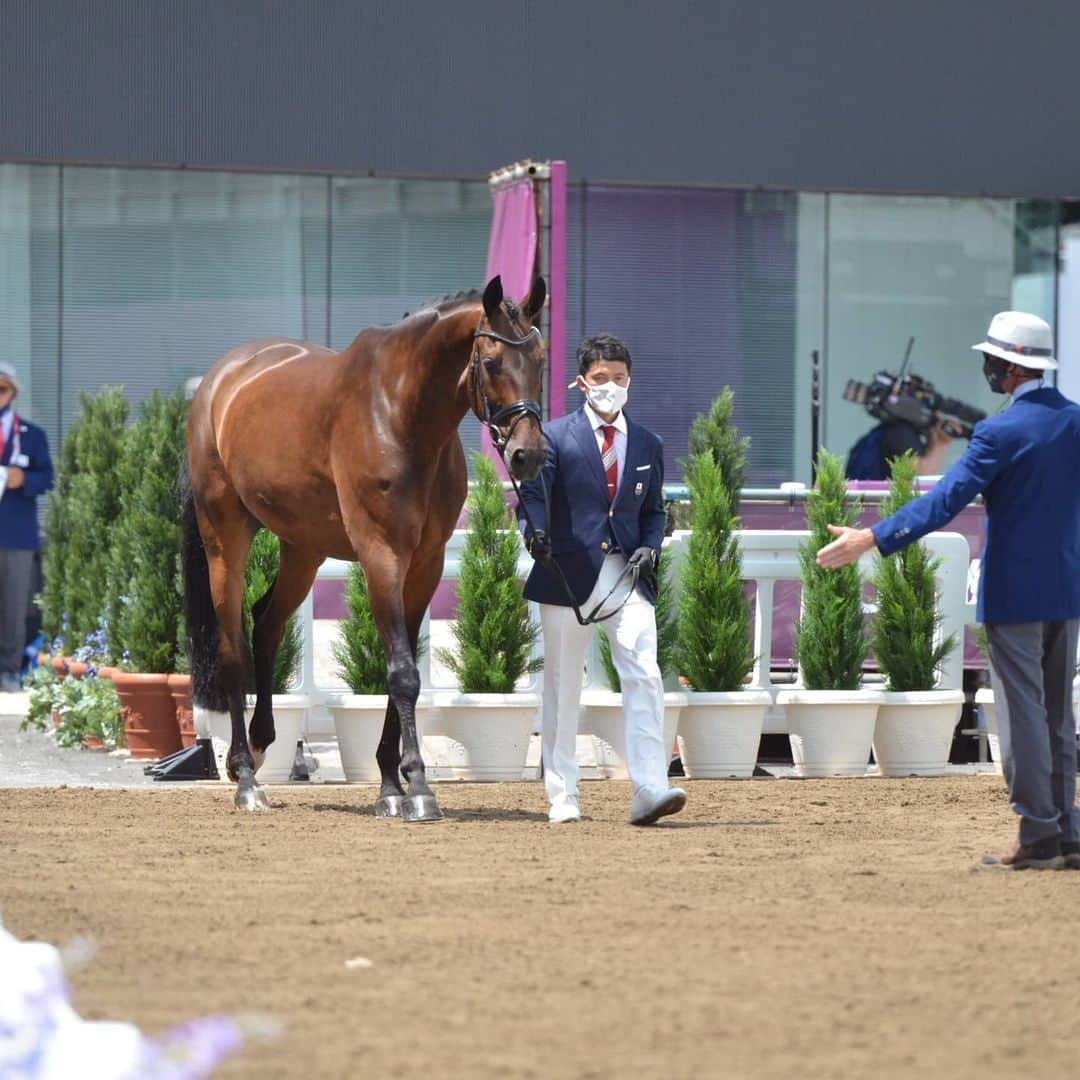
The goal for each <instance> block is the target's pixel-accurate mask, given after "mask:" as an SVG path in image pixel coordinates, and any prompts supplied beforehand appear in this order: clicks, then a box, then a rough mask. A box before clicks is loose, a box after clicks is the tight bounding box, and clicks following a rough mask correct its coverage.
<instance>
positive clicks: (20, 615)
mask: <svg viewBox="0 0 1080 1080" xmlns="http://www.w3.org/2000/svg"><path fill="white" fill-rule="evenodd" d="M18 393H19V379H18V375H17V373H16V371H15V368H14V367H12V365H11V364H8V363H6V362H3V361H0V492H2V495H0V692H4V691H14V690H19V689H21V686H22V682H21V679H20V677H19V672H20V669H21V667H22V654H23V649H24V648H25V647H26V616H27V612H28V610H29V608H30V600H31V592H32V590H33V582H34V559H35V556H36V554H37V551H38V549H39V548H40V546H41V534H40V530H39V529H38V514H37V497H38V496H39V495H41V494H42V493H43V492H45V491H48V490H49V488H51V487H52V482H53V468H52V460H51V458H50V457H49V442H48V439H46V437H45V432H44V431H42V430H41V428H39V427H38V426H37V425H36V424H31V423H30V422H29V421H27V420H25V419H23V418H22V417H21V416H18V415H17V414H16V413H15V408H14V404H15V398H16V397H17V396H18Z"/></svg>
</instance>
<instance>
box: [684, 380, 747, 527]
mask: <svg viewBox="0 0 1080 1080" xmlns="http://www.w3.org/2000/svg"><path fill="white" fill-rule="evenodd" d="M734 410H735V395H734V393H733V392H732V389H731V387H730V386H725V387H724V389H723V390H722V391H721V392H720V393H719V395H718V396H717V397H716V398H715V399H714V400H713V403H712V405H711V406H710V407H709V412H708V414H707V415H705V416H698V417H697V418H695V420H694V422H693V423H692V424H691V425H690V439H689V450H690V457H691V459H693V458H695V457H699V456H700V455H701V454H709V455H711V457H712V459H713V461H715V462H716V465H717V467H718V468H719V470H720V483H721V486H722V487H723V489H724V490H725V491H726V492H727V493H728V497H729V502H730V510H731V513H732V514H734V515H736V516H737V515H738V513H739V500H740V496H741V494H742V486H743V478H744V477H745V475H746V455H747V452H748V451H749V449H750V439H749V438H748V437H746V436H744V437H741V438H740V436H739V429H738V428H737V427H735V425H734V424H733V423H732V421H731V417H732V413H733V412H734Z"/></svg>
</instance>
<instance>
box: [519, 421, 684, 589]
mask: <svg viewBox="0 0 1080 1080" xmlns="http://www.w3.org/2000/svg"><path fill="white" fill-rule="evenodd" d="M624 415H625V414H624ZM544 441H545V443H546V444H547V461H546V462H545V464H544V468H543V470H542V472H541V476H540V477H538V478H537V479H536V480H533V481H531V482H529V483H527V484H522V485H521V494H522V498H523V500H524V502H525V503H526V504H527V505H528V508H529V513H530V514H531V515H532V519H533V521H534V522H535V524H536V527H537V528H538V529H544V530H546V532H547V534H548V536H549V538H550V540H551V552H552V555H553V556H554V558H555V561H556V562H557V563H558V564H559V567H560V568H561V569H562V572H563V573H564V574H565V575H566V580H567V582H568V583H569V585H570V589H571V591H572V592H573V594H574V601H575V602H576V603H577V604H579V605H580V604H583V603H584V602H585V601H586V600H587V599H588V597H589V593H591V592H592V590H593V586H594V585H595V584H596V579H597V578H598V577H599V576H600V567H601V565H602V564H603V561H604V557H605V555H606V554H607V552H608V550H609V549H610V548H611V546H612V542H613V541H614V543H616V544H617V545H618V547H619V548H620V549H621V551H622V552H623V554H624V555H625V556H626V557H627V558H629V557H630V556H631V555H632V554H633V553H634V551H635V550H636V549H637V548H639V547H651V548H652V549H653V551H655V552H656V553H657V555H659V553H660V545H661V544H662V543H663V542H664V527H665V524H666V520H667V515H666V514H665V512H664V494H663V486H664V444H663V441H662V440H661V438H660V436H659V435H654V434H653V433H652V432H651V431H649V430H648V429H647V428H643V427H642V426H641V425H640V424H635V423H634V421H633V420H631V419H630V417H629V416H627V417H626V461H625V462H624V464H623V470H622V475H621V476H620V477H619V488H618V491H616V492H615V499H614V501H613V502H610V503H609V502H608V497H607V484H606V482H605V480H604V466H603V464H602V462H601V460H600V449H599V447H598V446H597V445H596V435H595V434H594V432H593V429H592V426H591V425H590V424H589V419H588V417H587V416H586V415H585V407H584V406H582V408H580V409H578V410H577V412H572V413H569V414H567V415H566V416H561V417H559V419H557V420H552V421H551V422H550V423H547V424H545V425H544ZM541 479H542V480H543V482H544V483H545V484H546V485H547V490H548V494H549V496H550V499H551V520H550V521H549V520H548V519H547V515H546V513H545V508H544V496H543V492H542V489H541V486H540V483H541ZM518 518H519V520H520V521H521V522H522V523H523V524H524V522H525V517H524V514H523V513H522V510H521V507H520V506H519V507H518ZM526 539H529V536H528V531H527V530H526ZM641 589H642V592H643V593H644V594H645V595H646V596H647V597H648V599H649V600H650V601H651V600H653V599H654V597H653V593H652V590H651V589H650V588H649V586H648V585H646V584H645V583H644V582H642V584H641ZM525 596H526V598H527V599H529V600H535V601H537V602H538V603H541V604H558V605H560V606H562V607H569V606H570V601H569V599H568V598H567V596H566V590H565V589H564V588H563V586H562V582H561V581H559V579H558V578H557V577H556V576H555V575H554V574H553V573H550V572H549V571H547V570H545V569H544V568H543V567H542V566H540V565H539V564H537V565H535V566H534V567H533V570H532V573H531V574H530V575H529V579H528V581H527V582H526V583H525Z"/></svg>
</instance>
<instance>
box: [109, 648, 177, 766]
mask: <svg viewBox="0 0 1080 1080" xmlns="http://www.w3.org/2000/svg"><path fill="white" fill-rule="evenodd" d="M109 678H110V679H111V680H112V683H113V685H114V686H115V687H116V693H117V695H118V696H119V698H120V714H121V716H122V717H123V718H124V739H125V741H126V742H127V747H128V749H129V750H130V751H131V756H132V757H133V758H139V759H149V758H161V757H165V756H166V755H167V754H172V753H175V752H176V751H177V750H179V749H180V726H179V724H178V723H177V720H176V705H175V703H174V702H173V699H172V694H170V692H169V676H168V675H144V674H138V673H136V672H132V671H118V670H116V669H114V670H112V671H111V672H110V673H109Z"/></svg>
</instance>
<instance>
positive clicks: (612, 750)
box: [581, 690, 686, 780]
mask: <svg viewBox="0 0 1080 1080" xmlns="http://www.w3.org/2000/svg"><path fill="white" fill-rule="evenodd" d="M685 704H686V694H684V693H672V694H665V695H664V750H665V751H666V753H667V754H668V757H669V759H670V756H671V752H672V750H673V749H674V746H675V736H676V733H677V732H678V730H679V714H680V713H681V712H682V709H683V706H684V705H685ZM581 730H582V733H583V734H587V735H592V737H593V746H594V748H595V752H596V767H597V771H598V773H599V775H600V776H601V777H603V778H604V779H605V780H628V779H629V778H630V774H629V772H628V771H627V768H626V721H625V720H624V719H623V700H622V694H616V693H614V692H613V691H611V690H586V691H585V692H584V693H583V694H582V695H581Z"/></svg>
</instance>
